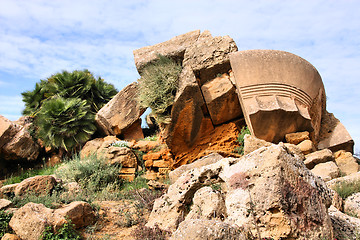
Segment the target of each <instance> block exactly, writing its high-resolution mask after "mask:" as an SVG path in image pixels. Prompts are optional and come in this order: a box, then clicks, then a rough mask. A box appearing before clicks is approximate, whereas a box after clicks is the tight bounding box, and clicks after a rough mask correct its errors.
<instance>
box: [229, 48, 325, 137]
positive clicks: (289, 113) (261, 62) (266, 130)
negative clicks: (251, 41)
mask: <svg viewBox="0 0 360 240" xmlns="http://www.w3.org/2000/svg"><path fill="white" fill-rule="evenodd" d="M230 62H231V67H232V70H233V72H234V76H235V81H236V86H237V89H238V91H239V94H240V102H241V106H242V108H243V109H242V110H243V113H244V116H245V119H246V123H247V125H248V127H249V129H250V131H251V133H252V134H253V135H255V136H256V137H258V138H260V139H263V140H266V141H268V142H275V143H276V142H280V141H283V139H284V137H285V135H286V134H288V133H293V132H302V131H309V132H312V135H313V139H312V140H314V141H316V140H317V139H318V137H319V131H320V123H321V117H322V112H323V110H325V105H326V98H325V90H324V86H323V83H322V80H321V77H320V75H319V73H318V72H317V70H316V69H315V68H314V67H313V66H312V65H311V64H310V63H309V62H307V61H306V60H304V59H302V58H300V57H298V56H296V55H294V54H291V53H288V52H284V51H277V50H247V51H240V52H237V53H232V54H230ZM264 119H266V121H264Z"/></svg>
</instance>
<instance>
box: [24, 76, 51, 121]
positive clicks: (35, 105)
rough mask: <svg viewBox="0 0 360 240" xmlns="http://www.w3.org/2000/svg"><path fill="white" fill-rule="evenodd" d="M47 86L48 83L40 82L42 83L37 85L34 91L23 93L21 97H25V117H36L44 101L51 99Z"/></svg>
mask: <svg viewBox="0 0 360 240" xmlns="http://www.w3.org/2000/svg"><path fill="white" fill-rule="evenodd" d="M46 86H47V81H45V80H40V82H38V83H36V84H35V89H34V90H33V91H26V92H23V93H21V95H22V96H23V102H25V109H24V110H23V115H26V116H35V115H36V114H37V112H38V111H39V110H40V107H41V105H42V103H43V101H44V100H46V98H48V97H49V93H48V90H47V87H46Z"/></svg>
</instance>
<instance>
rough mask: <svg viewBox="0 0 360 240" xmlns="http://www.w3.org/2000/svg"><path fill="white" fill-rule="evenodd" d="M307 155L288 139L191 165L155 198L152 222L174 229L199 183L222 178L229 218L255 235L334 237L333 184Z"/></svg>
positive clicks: (219, 180) (196, 190) (277, 237)
mask: <svg viewBox="0 0 360 240" xmlns="http://www.w3.org/2000/svg"><path fill="white" fill-rule="evenodd" d="M303 160H304V159H303V155H297V154H296V153H295V152H294V151H292V150H291V149H288V148H287V147H285V146H284V145H273V146H270V147H263V148H260V149H258V150H256V151H254V152H252V153H250V154H248V155H246V156H244V157H242V158H240V159H236V158H224V159H222V160H220V161H218V162H216V163H214V164H211V165H207V166H204V167H201V168H200V169H199V168H195V169H193V170H190V171H188V172H187V173H184V174H182V175H181V177H180V178H178V180H177V181H176V182H175V183H174V184H172V185H171V186H170V187H169V190H168V192H167V193H166V194H165V195H163V196H162V197H161V198H159V199H157V200H156V201H155V204H154V208H153V211H152V213H151V215H150V218H149V222H148V223H147V226H150V227H151V226H154V225H155V224H158V225H159V227H160V228H162V229H166V230H170V231H175V230H176V229H177V227H178V225H179V223H180V222H181V221H182V220H183V219H184V217H185V219H186V217H187V215H188V212H187V209H188V206H189V205H190V204H191V202H192V201H193V198H194V195H196V194H197V192H198V191H199V189H201V188H202V187H203V186H209V185H213V184H219V183H220V184H221V183H222V185H224V186H223V188H222V190H221V192H222V194H223V195H224V199H225V207H226V213H227V215H226V216H225V217H224V220H223V221H224V223H227V224H230V225H233V224H236V225H237V226H240V227H243V228H245V229H248V230H250V231H251V232H252V234H253V235H256V234H257V231H260V234H261V237H268V238H270V237H271V238H275V239H280V238H289V239H291V238H292V239H301V238H305V239H319V238H324V239H332V236H333V232H332V225H331V221H330V218H329V216H328V213H327V208H328V207H329V206H330V204H331V201H332V197H331V193H330V190H329V189H328V188H327V187H326V185H325V183H324V182H323V181H322V180H321V179H319V178H317V177H315V176H314V175H313V174H312V173H311V172H310V171H309V170H308V169H307V168H306V167H305V165H304V164H303ZM201 191H202V190H201ZM201 208H204V206H202V207H201Z"/></svg>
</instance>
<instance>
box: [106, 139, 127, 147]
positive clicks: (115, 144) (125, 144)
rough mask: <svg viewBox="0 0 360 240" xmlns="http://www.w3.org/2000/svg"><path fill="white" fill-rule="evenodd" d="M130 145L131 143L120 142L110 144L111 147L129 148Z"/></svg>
mask: <svg viewBox="0 0 360 240" xmlns="http://www.w3.org/2000/svg"><path fill="white" fill-rule="evenodd" d="M128 144H129V142H127V141H122V140H119V141H115V142H113V143H112V144H110V146H112V147H128Z"/></svg>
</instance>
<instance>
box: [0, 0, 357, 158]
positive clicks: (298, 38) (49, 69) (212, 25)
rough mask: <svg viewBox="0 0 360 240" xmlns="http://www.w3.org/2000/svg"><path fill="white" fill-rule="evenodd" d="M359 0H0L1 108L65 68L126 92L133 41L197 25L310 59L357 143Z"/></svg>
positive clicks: (147, 41)
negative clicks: (85, 72) (87, 72)
mask: <svg viewBox="0 0 360 240" xmlns="http://www.w3.org/2000/svg"><path fill="white" fill-rule="evenodd" d="M359 9H360V1H357V0H353V1H351V0H337V1H332V0H326V1H319V0H302V1H300V0H299V1H297V0H292V1H281V0H279V1H275V0H253V1H245V0H233V1H231V0H218V1H211V0H182V1H169V0H162V1H161V0H158V1H156V0H155V1H143V0H131V1H128V0H127V1H123V0H117V1H116V0H109V1H105V0H72V1H68V0H53V1H48V0H46V1H45V0H28V1H20V0H0V114H1V115H4V116H5V117H7V118H9V119H11V120H16V119H17V118H18V117H20V115H21V111H22V109H23V103H22V101H21V94H20V93H21V92H23V91H26V90H32V89H33V88H34V85H35V83H36V82H37V81H39V80H40V79H45V78H47V77H49V76H50V75H52V74H54V73H56V72H59V71H61V70H68V71H72V70H75V69H84V68H87V69H89V70H90V71H91V72H93V73H94V74H95V75H97V76H101V77H103V78H104V79H105V80H106V81H108V82H110V83H113V84H114V85H115V86H116V87H117V88H118V89H119V90H120V89H122V88H123V87H125V86H126V85H127V84H129V83H131V82H133V81H136V80H137V78H138V77H139V76H138V73H137V71H136V69H135V65H134V60H133V54H132V51H133V50H134V49H137V48H140V47H144V46H148V45H153V44H156V43H159V42H163V41H166V40H168V39H170V38H172V37H174V36H176V35H179V34H183V33H186V32H189V31H192V30H196V29H200V30H202V31H203V30H210V31H211V33H212V34H213V36H220V35H229V36H231V37H232V38H233V39H234V40H235V42H236V43H237V46H238V48H239V50H247V49H278V50H284V51H288V52H292V53H294V54H297V55H299V56H301V57H303V58H305V59H306V60H308V61H309V62H310V63H312V64H313V65H314V66H315V67H316V68H317V69H318V71H319V72H320V75H321V76H322V79H323V82H324V85H325V89H326V93H327V97H328V101H327V109H328V111H329V112H333V113H334V114H335V116H336V117H337V118H339V119H340V120H341V121H342V122H343V124H344V125H345V126H346V128H347V129H348V131H349V132H350V134H351V135H352V137H353V138H354V140H355V143H358V144H357V145H356V151H357V152H359V151H360V146H359V145H360V107H359V105H360V103H358V101H359V100H360V99H359V97H360V86H359V85H360V84H359V83H360V67H359V63H360V14H359Z"/></svg>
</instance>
